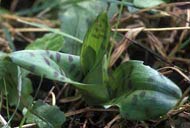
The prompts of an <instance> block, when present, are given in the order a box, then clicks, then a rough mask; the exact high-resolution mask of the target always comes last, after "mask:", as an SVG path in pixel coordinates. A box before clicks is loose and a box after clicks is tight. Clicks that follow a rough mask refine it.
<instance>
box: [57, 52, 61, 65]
mask: <svg viewBox="0 0 190 128" xmlns="http://www.w3.org/2000/svg"><path fill="white" fill-rule="evenodd" d="M56 60H57V62H58V63H59V62H60V60H61V55H60V54H59V53H58V52H56Z"/></svg>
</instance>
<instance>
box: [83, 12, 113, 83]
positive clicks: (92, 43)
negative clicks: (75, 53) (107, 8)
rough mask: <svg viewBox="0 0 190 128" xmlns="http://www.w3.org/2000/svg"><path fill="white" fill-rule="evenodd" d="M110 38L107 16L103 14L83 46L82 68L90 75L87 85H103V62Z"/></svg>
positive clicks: (86, 80)
mask: <svg viewBox="0 0 190 128" xmlns="http://www.w3.org/2000/svg"><path fill="white" fill-rule="evenodd" d="M109 37H110V26H109V23H108V18H107V14H106V13H101V14H100V15H99V16H98V17H97V19H96V20H95V22H94V23H93V24H92V26H91V27H90V28H89V30H88V32H87V34H86V36H85V39H84V42H83V46H82V51H81V66H82V69H83V71H84V72H85V73H88V74H87V76H86V78H85V81H84V82H85V83H98V84H100V83H102V73H101V72H102V62H103V57H104V55H105V54H106V53H107V49H108V44H109ZM95 77H97V78H95Z"/></svg>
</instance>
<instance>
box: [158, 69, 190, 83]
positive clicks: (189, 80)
mask: <svg viewBox="0 0 190 128" xmlns="http://www.w3.org/2000/svg"><path fill="white" fill-rule="evenodd" d="M163 69H172V70H174V71H176V72H177V73H179V74H180V75H181V76H182V77H183V78H185V79H186V80H187V81H188V82H190V79H189V77H188V76H186V75H185V74H184V73H183V72H182V71H180V70H179V69H178V68H176V67H163V68H160V69H158V71H160V70H163Z"/></svg>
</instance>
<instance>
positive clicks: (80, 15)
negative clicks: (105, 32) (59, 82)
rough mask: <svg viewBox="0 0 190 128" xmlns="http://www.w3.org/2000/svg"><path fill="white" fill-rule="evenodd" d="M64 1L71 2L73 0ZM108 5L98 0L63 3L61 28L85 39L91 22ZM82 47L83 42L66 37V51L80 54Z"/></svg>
mask: <svg viewBox="0 0 190 128" xmlns="http://www.w3.org/2000/svg"><path fill="white" fill-rule="evenodd" d="M64 1H65V2H70V1H71V0H64ZM71 3H72V2H71ZM106 7H107V4H106V2H103V1H97V0H90V1H84V0H82V1H75V2H73V3H72V4H70V5H67V6H65V4H63V6H62V7H61V8H60V11H59V18H60V20H61V30H62V31H63V32H66V33H68V34H70V35H72V36H74V37H78V38H79V39H81V40H83V39H84V36H85V34H86V32H87V30H88V28H89V26H90V24H91V23H92V22H93V21H94V19H95V18H96V16H97V15H98V14H99V13H100V12H102V11H104V10H105V9H106ZM80 49H81V44H79V43H77V42H76V41H73V40H71V39H68V38H65V47H64V48H63V51H64V52H66V53H72V54H75V55H76V54H77V55H79V54H80Z"/></svg>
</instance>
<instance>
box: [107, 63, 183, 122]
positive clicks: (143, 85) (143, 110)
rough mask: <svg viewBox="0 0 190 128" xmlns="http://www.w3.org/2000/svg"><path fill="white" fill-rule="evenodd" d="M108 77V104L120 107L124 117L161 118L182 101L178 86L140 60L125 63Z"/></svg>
mask: <svg viewBox="0 0 190 128" xmlns="http://www.w3.org/2000/svg"><path fill="white" fill-rule="evenodd" d="M109 75H110V81H109V89H108V90H109V95H110V97H111V100H110V102H109V103H108V104H109V105H117V106H118V107H119V108H120V112H121V115H122V116H123V117H127V118H128V119H133V120H146V119H152V118H158V117H159V116H162V115H164V114H166V113H167V112H168V111H169V110H170V109H172V108H173V107H174V106H175V105H176V103H177V102H178V100H179V99H180V98H181V90H180V89H179V88H178V86H177V85H176V84H175V83H173V82H172V81H171V80H169V79H168V78H166V77H165V76H163V75H162V74H160V73H159V72H157V71H156V70H154V69H152V68H150V67H149V66H145V65H143V63H142V62H141V61H134V60H132V61H128V62H126V63H123V64H121V65H120V66H119V67H118V68H117V69H116V70H115V71H113V72H111V73H110V74H109Z"/></svg>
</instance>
